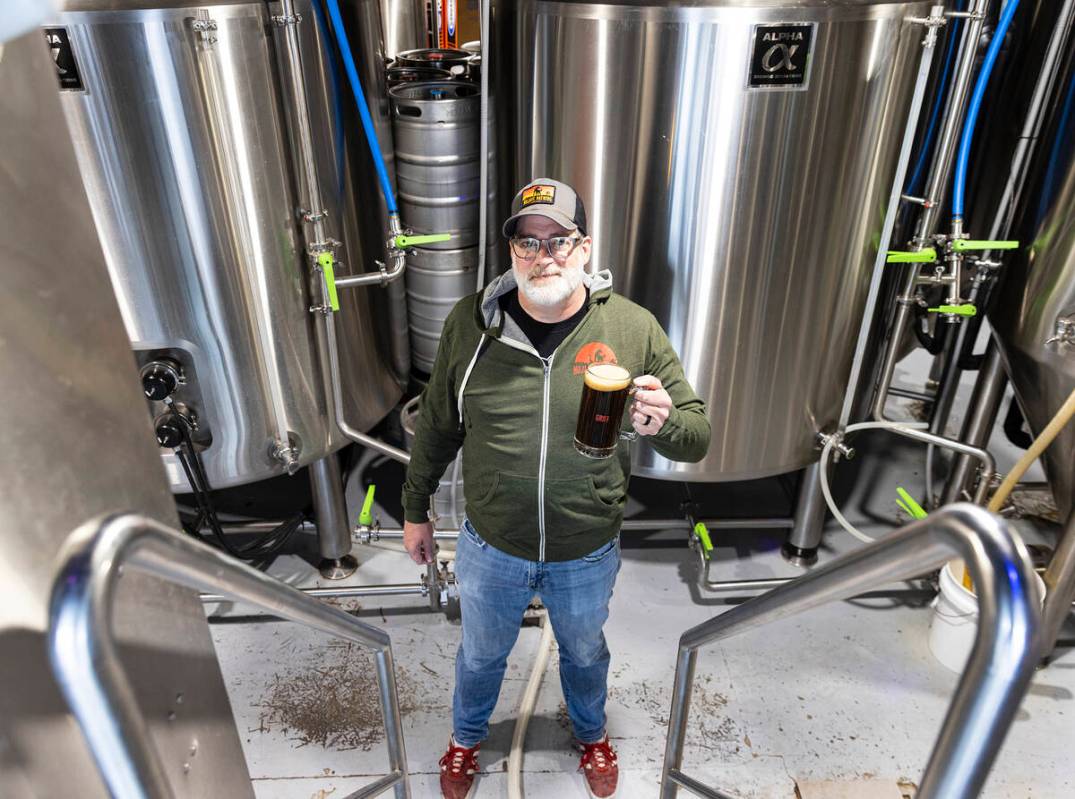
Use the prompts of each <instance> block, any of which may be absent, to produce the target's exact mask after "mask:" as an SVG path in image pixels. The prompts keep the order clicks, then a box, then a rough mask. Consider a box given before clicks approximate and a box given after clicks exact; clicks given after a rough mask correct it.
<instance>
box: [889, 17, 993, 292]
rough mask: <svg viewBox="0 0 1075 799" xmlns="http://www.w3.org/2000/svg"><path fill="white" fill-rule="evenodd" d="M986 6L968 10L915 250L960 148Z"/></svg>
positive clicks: (932, 226) (926, 235) (930, 225)
mask: <svg viewBox="0 0 1075 799" xmlns="http://www.w3.org/2000/svg"><path fill="white" fill-rule="evenodd" d="M988 5H989V0H972V4H971V7H970V8H968V9H967V11H968V13H969V17H968V18H967V22H966V27H965V28H964V30H963V39H962V42H961V46H960V49H959V57H958V59H957V60H956V71H955V75H954V77H953V78H952V89H951V93H950V94H949V97H948V102H947V104H946V108H945V115H944V121H943V122H942V123H941V133H940V136H939V137H938V139H937V150H936V153H937V154H936V156H935V157H934V159H933V164H932V167H931V170H930V174H929V180H928V181H927V183H926V186H927V188H926V197H927V198H928V199H929V200H931V204H930V205H928V206H924V207H923V208H922V215H921V216H920V217H919V218H918V227H917V231H916V233H915V247H916V249H918V248H921V247H924V246H925V245H926V243H928V241H929V239H930V237H931V236H932V235H933V233H934V232H935V230H936V227H937V221H938V220H937V217H938V216H939V214H940V211H941V206H942V200H943V199H944V187H945V186H946V185H947V184H948V178H949V177H950V176H951V173H952V165H953V160H954V158H955V154H956V148H957V146H958V145H959V134H960V131H961V129H962V127H963V116H964V114H966V111H967V96H968V95H969V94H970V90H971V84H972V83H973V80H974V65H975V62H976V61H977V58H978V42H979V41H980V40H981V36H982V25H983V24H984V22H985V12H986V8H987V6H988ZM911 266H912V268H911V269H910V270H908V271H910V272H912V273H914V272H917V267H916V266H914V265H913V264H912V265H911Z"/></svg>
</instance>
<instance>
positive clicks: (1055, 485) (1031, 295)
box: [971, 16, 1075, 519]
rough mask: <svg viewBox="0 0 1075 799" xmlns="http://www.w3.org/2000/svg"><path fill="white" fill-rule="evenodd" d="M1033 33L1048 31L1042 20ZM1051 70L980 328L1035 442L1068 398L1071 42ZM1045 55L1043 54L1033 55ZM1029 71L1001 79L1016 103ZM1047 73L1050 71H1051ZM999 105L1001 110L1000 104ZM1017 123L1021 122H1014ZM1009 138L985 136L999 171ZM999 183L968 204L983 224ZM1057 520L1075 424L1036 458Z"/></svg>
mask: <svg viewBox="0 0 1075 799" xmlns="http://www.w3.org/2000/svg"><path fill="white" fill-rule="evenodd" d="M1040 23H1041V24H1040V25H1039V26H1037V28H1036V30H1035V33H1041V34H1044V35H1046V36H1048V35H1051V34H1052V31H1053V25H1054V23H1053V18H1052V17H1050V16H1044V17H1043V18H1042V19H1041V20H1040ZM1067 36H1068V38H1067V41H1066V44H1065V46H1064V49H1063V50H1062V51H1061V52H1062V53H1064V54H1065V55H1064V56H1063V57H1062V58H1061V61H1060V64H1059V65H1058V66H1057V67H1055V68H1050V69H1049V74H1048V75H1047V77H1050V78H1052V83H1051V91H1050V92H1049V93H1048V94H1047V95H1046V97H1045V102H1044V108H1045V109H1046V113H1045V117H1044V119H1043V120H1042V127H1041V130H1040V135H1039V136H1038V137H1037V141H1036V142H1035V143H1034V144H1033V149H1032V156H1031V158H1030V161H1029V164H1028V167H1027V172H1026V176H1025V185H1023V186H1022V187H1021V190H1020V191H1019V192H1018V194H1019V196H1020V197H1021V200H1020V202H1019V203H1018V206H1017V207H1016V209H1015V212H1014V216H1013V225H1012V229H1011V232H1010V234H1009V236H1008V238H1012V239H1015V240H1017V241H1019V243H1020V247H1019V249H1018V250H1015V251H1012V252H1011V253H1010V254H1005V257H1004V259H1003V268H1002V273H1001V274H1002V277H1001V283H1000V289H999V291H998V292H997V295H998V296H997V298H996V301H995V302H994V303H993V307H992V310H991V311H990V315H989V321H990V323H991V324H992V325H993V329H994V331H995V332H996V334H997V338H998V340H999V342H1000V345H1001V353H1002V355H1003V357H1004V361H1005V365H1006V366H1007V369H1008V374H1009V376H1010V377H1011V382H1012V388H1013V389H1014V391H1015V396H1016V398H1017V399H1018V401H1019V406H1020V407H1021V408H1022V410H1023V413H1024V415H1025V416H1026V420H1027V423H1028V424H1029V426H1030V429H1031V430H1032V431H1033V433H1034V434H1035V435H1037V434H1040V433H1041V431H1042V430H1043V429H1044V428H1045V426H1046V425H1047V424H1048V423H1049V420H1050V419H1052V417H1053V416H1054V415H1055V414H1056V412H1057V411H1058V410H1059V409H1060V406H1061V405H1063V403H1064V401H1065V400H1066V399H1067V397H1068V396H1070V394H1071V392H1072V391H1075V50H1073V49H1072V47H1071V43H1072V34H1071V33H1070V29H1069V33H1068V34H1067ZM1041 50H1044V48H1041ZM1036 66H1037V64H1034V65H1033V66H1027V65H1026V64H1016V65H1013V66H1012V67H1011V70H1010V72H1009V74H1008V76H1007V77H1008V78H1010V79H1011V80H1012V81H1014V83H1015V86H1016V87H1017V89H1016V90H1017V91H1018V96H1022V97H1023V98H1027V97H1030V96H1031V95H1032V92H1033V89H1034V87H1035V84H1036V83H1037V80H1038V70H1037V69H1035V68H1034V67H1036ZM1054 69H1055V72H1054ZM1005 105H1006V103H1005ZM1017 121H1018V122H1020V123H1021V122H1022V117H1021V116H1020V117H1018V118H1017ZM1018 130H1019V128H1018V127H1017V126H1015V127H1014V131H1013V130H1003V129H1001V130H991V131H990V133H991V134H993V138H994V139H995V140H996V144H997V145H998V146H999V147H1001V148H1002V150H1001V152H1002V153H1003V157H1004V158H1005V160H1004V161H1001V162H1000V163H1002V164H1005V165H1006V163H1007V161H1008V159H1010V158H1011V153H1012V152H1013V151H1014V149H1015V145H1016V142H1017V139H1016V137H1015V135H1013V133H1014V134H1017V133H1018ZM981 163H982V164H983V166H982V167H981V168H982V169H983V171H985V170H986V167H987V166H988V167H991V169H990V171H995V172H1000V173H1001V175H1004V176H1006V175H1007V172H1006V170H1003V171H1002V170H997V169H996V168H995V165H996V163H997V161H996V160H989V161H986V160H984V159H983V161H982V162H981ZM1003 187H1004V186H1003V183H999V185H996V186H986V187H985V191H983V194H982V196H981V197H980V198H974V197H973V196H972V197H971V199H972V200H976V202H975V205H976V206H977V207H978V208H979V209H980V210H981V212H982V213H981V216H983V217H984V216H986V215H987V214H990V213H992V212H993V210H994V209H995V208H996V207H997V202H998V200H999V197H1000V194H1001V190H1002V189H1003ZM1042 461H1043V463H1044V466H1045V473H1046V477H1047V478H1048V479H1049V483H1050V485H1051V487H1052V489H1053V495H1054V497H1055V498H1056V503H1057V508H1058V510H1059V511H1060V518H1061V519H1063V518H1066V517H1067V516H1068V515H1069V514H1070V513H1071V512H1072V510H1075V422H1069V423H1068V424H1067V425H1066V426H1065V427H1064V429H1063V430H1062V431H1061V432H1060V434H1059V435H1058V436H1057V438H1056V440H1055V441H1053V443H1052V444H1050V445H1049V447H1048V449H1046V450H1045V452H1044V454H1043V455H1042Z"/></svg>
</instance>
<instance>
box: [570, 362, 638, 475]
mask: <svg viewBox="0 0 1075 799" xmlns="http://www.w3.org/2000/svg"><path fill="white" fill-rule="evenodd" d="M630 393H631V373H630V372H628V371H627V370H626V369H624V368H623V367H622V366H617V365H616V364H614V363H594V364H590V365H589V366H588V367H587V368H586V374H585V376H584V378H583V386H582V403H581V404H580V405H579V420H578V423H577V424H576V425H575V449H577V450H578V451H579V452H581V453H582V454H583V455H586V456H587V457H589V458H607V457H609V456H610V455H612V453H613V452H615V451H616V441H617V439H618V438H619V436H620V421H621V420H622V419H623V409H624V407H625V406H626V405H627V396H628V395H629V394H630Z"/></svg>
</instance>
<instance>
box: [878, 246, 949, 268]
mask: <svg viewBox="0 0 1075 799" xmlns="http://www.w3.org/2000/svg"><path fill="white" fill-rule="evenodd" d="M886 260H887V262H888V263H890V264H931V263H934V262H935V261H936V260H937V251H936V250H935V249H933V248H932V247H926V248H925V249H924V250H916V251H915V252H908V251H907V250H889V251H888V258H887V259H886Z"/></svg>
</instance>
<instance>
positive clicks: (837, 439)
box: [817, 433, 855, 460]
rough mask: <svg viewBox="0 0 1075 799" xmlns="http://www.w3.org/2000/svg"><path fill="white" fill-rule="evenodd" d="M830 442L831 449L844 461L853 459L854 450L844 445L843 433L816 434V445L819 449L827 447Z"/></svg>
mask: <svg viewBox="0 0 1075 799" xmlns="http://www.w3.org/2000/svg"><path fill="white" fill-rule="evenodd" d="M830 441H831V442H832V448H833V449H834V450H836V452H837V453H839V454H840V455H841V456H843V457H844V458H845V459H846V460H851V459H852V458H854V457H855V450H854V448H853V447H849V446H847V444H845V443H844V436H843V433H818V434H817V443H818V447H819V448H821V449H823V448H825V447H827V446H828V445H829V442H830Z"/></svg>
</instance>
